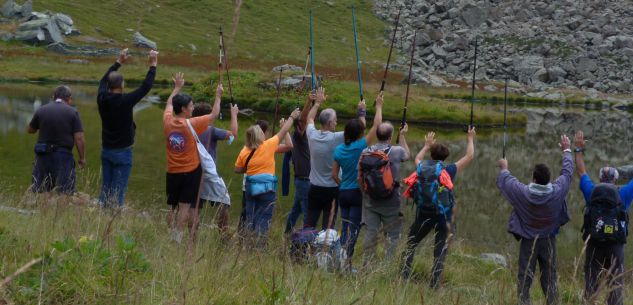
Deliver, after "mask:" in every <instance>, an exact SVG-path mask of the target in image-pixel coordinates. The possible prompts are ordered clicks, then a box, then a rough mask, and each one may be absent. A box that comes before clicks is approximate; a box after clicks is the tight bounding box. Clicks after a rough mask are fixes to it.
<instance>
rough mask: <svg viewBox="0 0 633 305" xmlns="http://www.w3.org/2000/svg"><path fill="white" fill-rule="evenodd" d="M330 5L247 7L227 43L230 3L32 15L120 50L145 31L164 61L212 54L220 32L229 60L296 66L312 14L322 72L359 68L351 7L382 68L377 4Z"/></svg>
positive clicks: (59, 2) (190, 1)
mask: <svg viewBox="0 0 633 305" xmlns="http://www.w3.org/2000/svg"><path fill="white" fill-rule="evenodd" d="M332 2H333V3H335V4H334V6H330V5H327V4H325V3H324V2H321V1H307V0H302V1H294V0H282V1H272V0H262V1H257V2H251V1H243V4H242V6H241V8H240V12H239V24H238V27H237V31H236V33H235V37H231V36H230V32H231V29H232V20H233V18H234V9H235V7H234V1H231V0H186V1H171V0H159V1H147V0H144V1H120V0H119V1H106V2H98V1H97V2H95V1H90V0H79V1H72V2H68V1H64V0H51V1H40V2H35V4H34V10H37V11H45V10H50V11H54V12H64V13H66V14H68V15H70V16H71V17H72V18H73V20H74V21H75V26H76V27H77V28H79V29H80V30H81V32H82V35H85V36H92V37H96V38H99V39H106V38H110V39H114V40H115V41H116V44H117V45H125V44H129V43H126V42H125V39H128V40H130V41H131V36H132V32H129V31H128V30H127V29H133V30H135V31H136V30H140V31H141V32H142V33H143V34H144V35H145V36H146V37H148V38H150V39H152V40H154V41H156V43H157V44H158V47H159V49H160V50H165V51H166V52H165V55H167V54H170V53H186V54H189V53H191V48H190V46H189V44H194V45H196V47H197V49H198V51H197V53H201V54H214V55H215V54H217V49H218V41H219V39H218V36H219V35H218V31H219V29H220V26H223V28H224V32H225V40H226V42H227V49H228V51H229V56H230V57H231V59H233V60H237V61H241V60H245V61H254V62H257V63H259V64H270V63H274V64H277V63H279V62H282V61H284V62H285V61H290V62H291V63H295V64H297V63H302V62H304V60H305V54H306V51H307V47H308V44H309V26H308V16H309V10H310V9H312V10H313V14H314V21H313V24H314V36H315V61H316V64H317V67H319V66H328V67H338V66H353V65H354V64H355V61H354V40H353V32H352V22H351V21H352V16H351V5H352V4H355V5H356V7H357V23H358V30H359V33H360V44H361V47H362V48H361V57H362V58H363V60H364V61H365V62H367V63H372V64H377V63H382V62H383V61H384V60H385V59H386V57H387V56H386V55H387V51H386V50H385V47H383V33H384V31H385V24H384V23H383V22H382V21H381V20H379V19H378V18H377V17H376V16H375V15H374V14H373V13H372V12H371V9H372V5H373V2H372V1H352V0H339V1H332ZM96 28H100V31H97V30H96ZM181 45H182V46H184V47H181ZM368 49H369V50H368Z"/></svg>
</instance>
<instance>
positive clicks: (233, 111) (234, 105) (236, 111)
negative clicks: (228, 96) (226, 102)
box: [230, 104, 240, 116]
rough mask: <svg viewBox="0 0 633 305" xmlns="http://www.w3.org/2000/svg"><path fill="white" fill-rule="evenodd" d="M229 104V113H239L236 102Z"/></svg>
mask: <svg viewBox="0 0 633 305" xmlns="http://www.w3.org/2000/svg"><path fill="white" fill-rule="evenodd" d="M230 106H231V115H232V116H237V114H238V113H240V108H238V107H237V104H230Z"/></svg>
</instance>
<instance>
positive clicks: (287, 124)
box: [277, 108, 300, 147]
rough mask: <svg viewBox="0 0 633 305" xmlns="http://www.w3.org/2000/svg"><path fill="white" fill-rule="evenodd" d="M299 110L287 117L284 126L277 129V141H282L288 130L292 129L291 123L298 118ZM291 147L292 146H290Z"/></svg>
mask: <svg viewBox="0 0 633 305" xmlns="http://www.w3.org/2000/svg"><path fill="white" fill-rule="evenodd" d="M299 114H300V112H299V109H298V108H297V109H295V110H294V111H293V112H292V113H291V114H290V116H289V117H288V119H287V120H285V121H284V124H283V125H282V126H281V128H280V129H279V132H278V133H277V136H278V137H279V139H283V138H285V137H286V135H287V134H288V130H290V128H291V127H292V124H293V122H294V121H295V120H296V119H297V118H298V117H299ZM290 143H292V140H291V141H290ZM290 145H291V147H292V144H290Z"/></svg>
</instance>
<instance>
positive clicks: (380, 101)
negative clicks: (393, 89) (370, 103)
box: [376, 91, 385, 107]
mask: <svg viewBox="0 0 633 305" xmlns="http://www.w3.org/2000/svg"><path fill="white" fill-rule="evenodd" d="M384 95H385V94H384V92H382V91H380V93H378V96H377V97H376V107H382V105H384V103H385V100H384Z"/></svg>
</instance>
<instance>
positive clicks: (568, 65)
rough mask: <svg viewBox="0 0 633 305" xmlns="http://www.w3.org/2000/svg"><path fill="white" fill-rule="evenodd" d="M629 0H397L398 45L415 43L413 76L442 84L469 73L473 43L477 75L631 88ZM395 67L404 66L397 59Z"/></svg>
mask: <svg viewBox="0 0 633 305" xmlns="http://www.w3.org/2000/svg"><path fill="white" fill-rule="evenodd" d="M632 4H633V1H628V0H627V1H604V0H583V1H576V0H557V1H518V0H512V1H500V0H480V1H472V0H445V1H429V0H404V1H398V5H399V6H401V7H402V14H401V18H400V20H401V28H402V30H401V31H399V33H398V34H397V41H398V43H397V45H398V47H399V48H400V49H401V50H402V51H403V53H406V52H407V51H408V50H410V47H411V43H412V40H413V33H414V31H415V30H417V31H418V35H417V41H416V46H417V50H416V57H415V69H414V72H415V76H414V79H415V80H418V81H423V82H427V83H432V84H433V85H438V86H441V85H445V83H443V81H442V79H438V78H437V77H435V76H433V77H432V76H430V75H432V74H440V75H442V76H443V77H444V78H449V79H464V80H465V79H469V78H470V77H471V75H472V59H473V54H474V41H475V39H477V41H478V42H479V55H478V65H477V68H478V69H477V77H478V78H479V79H484V80H485V79H503V78H504V77H505V75H506V73H507V74H508V75H509V77H510V78H511V79H513V80H515V81H518V82H520V83H522V84H524V85H528V86H529V87H530V88H532V89H535V90H539V91H545V90H547V89H549V88H581V89H590V91H594V90H598V91H601V92H606V93H616V92H622V93H624V92H631V91H632V90H633V87H632V86H631V80H632V79H633V72H632V71H631V64H632V61H633V27H632V25H633V6H632ZM375 11H376V13H377V14H378V15H379V16H380V17H381V18H383V19H386V20H387V21H389V22H391V23H393V22H394V20H395V16H396V14H397V11H398V8H397V5H395V4H394V3H393V2H392V1H386V0H385V1H377V2H376V4H375ZM399 63H400V64H406V63H408V58H401V59H400V61H399Z"/></svg>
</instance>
